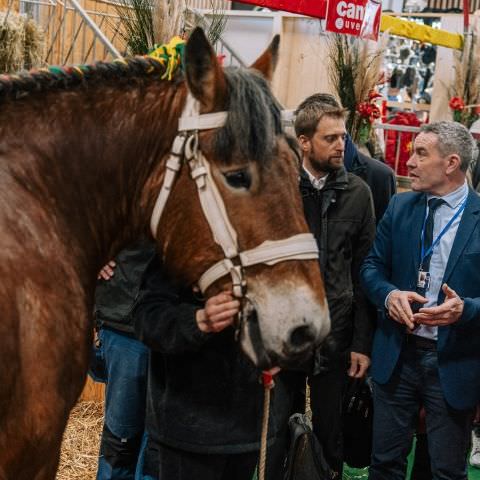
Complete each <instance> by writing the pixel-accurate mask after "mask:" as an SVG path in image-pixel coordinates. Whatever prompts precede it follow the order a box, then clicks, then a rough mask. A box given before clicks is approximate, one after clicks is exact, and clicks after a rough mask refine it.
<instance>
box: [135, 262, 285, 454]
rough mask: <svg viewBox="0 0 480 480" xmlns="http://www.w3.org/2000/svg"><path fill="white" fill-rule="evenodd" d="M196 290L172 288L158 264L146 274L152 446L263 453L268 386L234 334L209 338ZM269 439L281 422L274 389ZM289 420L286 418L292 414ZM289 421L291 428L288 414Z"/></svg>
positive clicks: (141, 332)
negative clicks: (198, 317) (199, 318)
mask: <svg viewBox="0 0 480 480" xmlns="http://www.w3.org/2000/svg"><path fill="white" fill-rule="evenodd" d="M201 307H202V304H200V303H199V302H198V301H196V300H195V299H194V297H193V295H192V292H191V291H190V290H179V289H178V288H175V287H173V285H172V283H171V282H170V281H169V280H168V278H167V277H166V276H165V274H164V273H162V270H161V265H160V263H159V262H158V261H157V260H155V261H154V262H152V264H151V266H150V267H149V269H148V271H147V276H146V279H145V284H144V287H143V288H142V297H141V300H140V302H139V303H138V306H137V307H136V309H135V313H134V315H135V332H136V336H137V338H138V339H139V340H141V341H142V342H144V343H145V344H146V345H147V346H148V347H149V348H150V349H151V354H150V366H149V379H148V382H149V384H148V390H147V416H146V428H147V431H148V433H149V435H150V437H151V438H152V439H153V441H154V442H158V443H162V444H166V445H168V446H171V447H174V448H178V449H181V450H185V451H190V452H198V453H241V452H249V451H255V450H258V449H259V441H260V433H261V421H262V412H263V387H262V385H261V384H260V383H259V372H258V370H257V369H256V368H255V367H254V366H253V364H252V363H251V362H250V360H248V359H247V357H246V356H245V355H244V354H243V352H241V351H240V347H239V345H238V343H237V342H236V341H235V338H234V337H235V333H234V330H233V328H227V329H225V330H223V331H222V332H220V333H215V334H207V333H203V332H201V331H200V330H199V328H198V327H197V324H196V321H195V312H196V311H197V309H199V308H201ZM274 390H275V391H274V392H273V399H272V410H271V416H270V427H269V436H270V437H271V438H272V437H274V436H275V435H276V434H277V430H278V426H279V425H280V421H279V419H278V415H277V412H278V409H277V408H276V404H277V402H276V396H278V395H280V394H281V392H280V391H277V389H276V388H275V389H274ZM287 413H288V412H287ZM282 421H283V422H286V421H287V418H286V414H285V418H283V419H282Z"/></svg>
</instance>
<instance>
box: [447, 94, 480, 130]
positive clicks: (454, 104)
mask: <svg viewBox="0 0 480 480" xmlns="http://www.w3.org/2000/svg"><path fill="white" fill-rule="evenodd" d="M448 106H449V107H450V109H451V110H452V112H453V120H454V121H455V122H459V123H461V124H463V125H465V126H466V127H467V128H470V126H471V125H472V123H473V122H474V121H475V120H477V118H478V116H479V112H478V110H477V108H471V107H470V108H465V107H466V105H465V102H464V101H463V98H461V97H452V98H451V99H450V101H449V102H448Z"/></svg>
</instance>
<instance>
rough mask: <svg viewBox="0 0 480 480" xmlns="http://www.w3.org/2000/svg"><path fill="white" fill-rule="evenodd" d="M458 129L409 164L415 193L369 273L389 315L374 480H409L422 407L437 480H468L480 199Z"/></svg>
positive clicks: (385, 231)
mask: <svg viewBox="0 0 480 480" xmlns="http://www.w3.org/2000/svg"><path fill="white" fill-rule="evenodd" d="M475 152H476V146H475V142H474V140H473V138H472V137H471V135H470V133H469V132H468V130H467V129H466V128H465V127H463V126H462V125H460V124H458V123H454V122H436V123H432V124H429V125H425V126H423V127H422V128H421V132H420V133H419V135H418V136H417V138H416V139H415V144H414V151H413V154H412V156H411V158H410V159H409V160H408V162H407V166H408V169H409V173H410V176H411V180H412V190H413V192H408V193H402V194H399V195H396V196H394V197H393V198H392V200H391V202H390V204H389V206H388V209H387V211H386V213H385V215H384V217H383V219H382V221H381V222H380V225H379V227H378V230H377V235H376V239H375V243H374V246H373V248H372V251H371V252H370V254H369V255H368V257H367V259H366V260H365V263H364V265H363V267H362V270H361V276H362V282H363V286H364V288H365V291H366V293H367V295H368V297H369V298H370V300H371V301H372V302H373V303H374V304H375V305H376V307H377V309H378V310H379V312H380V315H379V319H378V325H377V328H376V332H375V336H374V344H373V352H372V369H371V374H372V377H373V379H374V382H375V383H374V439H373V452H372V465H371V467H370V476H369V478H370V480H379V479H383V480H404V479H405V474H406V458H407V455H408V452H409V450H410V447H411V443H412V437H413V433H414V431H415V425H416V420H417V418H418V411H419V407H420V405H423V406H424V408H425V411H426V424H427V435H428V443H429V450H430V456H431V467H432V475H433V479H434V480H440V479H442V480H443V479H445V480H446V479H448V480H457V479H458V480H466V479H467V466H466V455H467V450H468V447H469V443H470V431H471V422H472V414H473V409H474V407H475V405H476V403H477V402H478V400H479V397H480V268H479V266H480V222H479V218H480V198H479V197H478V195H477V194H476V193H475V192H473V191H472V190H469V188H468V186H467V182H466V171H467V168H468V166H469V163H470V162H471V160H472V158H474V155H475V154H476V153H475Z"/></svg>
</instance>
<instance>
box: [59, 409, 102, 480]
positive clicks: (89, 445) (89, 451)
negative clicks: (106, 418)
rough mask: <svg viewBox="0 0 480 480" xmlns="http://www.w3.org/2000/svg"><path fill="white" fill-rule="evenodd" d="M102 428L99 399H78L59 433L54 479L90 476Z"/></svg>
mask: <svg viewBox="0 0 480 480" xmlns="http://www.w3.org/2000/svg"><path fill="white" fill-rule="evenodd" d="M102 428H103V402H79V403H78V404H77V405H76V406H75V408H74V409H73V410H72V412H71V413H70V419H69V421H68V425H67V429H66V430H65V433H64V434H63V443H62V452H61V455H60V465H59V467H58V473H57V480H94V479H95V477H96V473H97V467H98V450H99V445H100V435H101V433H102Z"/></svg>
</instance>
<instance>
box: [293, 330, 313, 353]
mask: <svg viewBox="0 0 480 480" xmlns="http://www.w3.org/2000/svg"><path fill="white" fill-rule="evenodd" d="M314 340H315V330H314V329H313V328H312V327H311V326H310V325H302V326H301V327H296V328H294V329H293V331H292V333H290V342H289V343H290V346H291V347H292V348H301V347H304V346H305V345H308V344H310V343H312V342H313V341H314Z"/></svg>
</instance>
